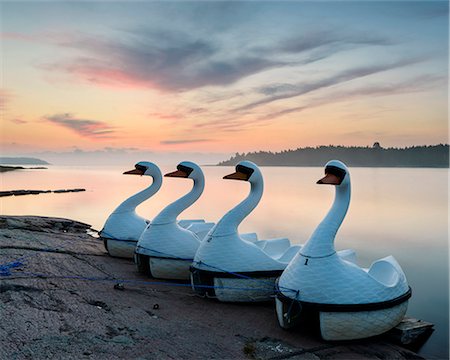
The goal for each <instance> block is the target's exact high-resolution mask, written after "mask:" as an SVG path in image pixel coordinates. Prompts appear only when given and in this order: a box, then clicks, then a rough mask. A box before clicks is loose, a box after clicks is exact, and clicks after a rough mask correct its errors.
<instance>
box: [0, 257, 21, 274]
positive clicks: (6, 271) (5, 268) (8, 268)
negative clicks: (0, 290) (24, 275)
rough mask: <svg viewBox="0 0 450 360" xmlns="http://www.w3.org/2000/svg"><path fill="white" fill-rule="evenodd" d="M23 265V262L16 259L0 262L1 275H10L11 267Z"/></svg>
mask: <svg viewBox="0 0 450 360" xmlns="http://www.w3.org/2000/svg"><path fill="white" fill-rule="evenodd" d="M21 266H23V263H22V262H20V261H18V260H16V261H13V262H10V263H5V264H0V276H10V275H11V269H15V268H18V267H21Z"/></svg>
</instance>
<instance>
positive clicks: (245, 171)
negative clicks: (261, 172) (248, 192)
mask: <svg viewBox="0 0 450 360" xmlns="http://www.w3.org/2000/svg"><path fill="white" fill-rule="evenodd" d="M236 171H238V172H240V173H242V174H245V175H247V180H248V179H249V178H250V176H252V174H253V172H254V171H255V170H253V169H252V168H249V167H247V166H244V165H237V166H236Z"/></svg>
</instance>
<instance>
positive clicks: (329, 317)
mask: <svg viewBox="0 0 450 360" xmlns="http://www.w3.org/2000/svg"><path fill="white" fill-rule="evenodd" d="M410 296H411V291H410V290H409V291H408V292H407V293H406V294H404V295H402V296H400V297H399V298H397V299H393V300H390V301H386V302H382V303H372V304H349V305H344V304H315V303H305V302H302V301H297V300H295V299H291V298H288V297H286V296H284V295H283V294H281V293H278V294H277V297H276V300H275V303H276V313H277V318H278V322H279V324H280V326H281V327H282V328H284V329H290V328H296V327H301V326H302V325H303V323H302V322H301V319H302V317H309V319H316V320H317V321H318V322H319V324H318V325H319V330H320V335H321V337H322V338H323V339H324V340H329V341H335V340H356V339H363V338H368V337H371V336H376V335H380V334H382V333H384V332H386V331H388V330H390V329H392V328H393V327H395V326H396V325H397V324H399V323H400V322H401V321H402V319H403V317H404V316H405V313H406V310H407V308H408V299H409V298H410ZM311 315H312V316H311Z"/></svg>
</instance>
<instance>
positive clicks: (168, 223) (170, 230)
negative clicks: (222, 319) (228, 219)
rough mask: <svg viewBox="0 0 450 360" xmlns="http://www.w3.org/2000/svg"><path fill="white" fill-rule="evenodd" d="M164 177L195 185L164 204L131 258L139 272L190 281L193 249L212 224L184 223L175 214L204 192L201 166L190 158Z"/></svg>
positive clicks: (145, 231) (162, 277)
mask: <svg viewBox="0 0 450 360" xmlns="http://www.w3.org/2000/svg"><path fill="white" fill-rule="evenodd" d="M164 176H166V177H174V178H189V179H192V180H193V182H194V184H193V187H192V189H191V191H190V192H188V193H187V194H186V195H184V196H183V197H181V198H180V199H178V200H176V201H175V202H173V203H172V204H169V205H168V206H166V207H165V208H164V209H163V210H162V211H161V212H160V213H159V214H158V215H157V216H156V217H155V218H154V219H153V221H152V222H151V223H150V224H149V225H148V226H147V227H146V228H145V230H144V231H143V233H142V234H141V236H140V238H139V241H138V243H137V245H136V250H135V257H134V259H135V262H136V265H137V268H138V271H139V272H141V273H145V274H147V275H149V276H151V277H154V278H159V279H173V280H189V275H190V273H189V267H190V266H191V263H192V260H193V258H194V255H195V252H196V251H197V248H198V247H199V245H200V242H201V240H202V239H203V238H204V237H205V236H206V234H207V233H208V231H209V230H210V229H211V228H212V227H213V226H214V223H211V222H193V223H192V222H191V223H188V222H186V223H185V222H181V221H177V217H178V215H179V214H180V213H181V212H183V211H184V210H185V209H187V208H188V207H189V206H191V205H192V204H193V203H194V202H195V201H197V199H198V198H199V197H200V195H201V194H202V193H203V189H204V187H205V178H204V175H203V172H202V170H201V168H200V167H199V166H198V165H197V164H195V163H193V162H190V161H183V162H181V163H180V164H178V166H177V170H176V171H174V172H171V173H168V174H165V175H164ZM183 225H185V226H183ZM186 225H187V226H186Z"/></svg>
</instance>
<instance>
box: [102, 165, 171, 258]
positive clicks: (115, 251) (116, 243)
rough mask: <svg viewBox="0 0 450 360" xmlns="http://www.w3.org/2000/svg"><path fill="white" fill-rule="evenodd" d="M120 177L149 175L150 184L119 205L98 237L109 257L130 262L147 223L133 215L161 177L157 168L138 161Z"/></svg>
mask: <svg viewBox="0 0 450 360" xmlns="http://www.w3.org/2000/svg"><path fill="white" fill-rule="evenodd" d="M124 174H128V175H146V176H151V177H152V178H153V182H152V184H151V185H149V186H148V187H147V188H145V189H144V190H142V191H140V192H138V193H137V194H134V195H133V196H131V197H129V198H128V199H126V200H125V201H124V202H122V203H121V204H120V205H119V206H118V207H117V208H116V209H115V210H114V211H113V212H112V213H111V215H109V217H108V219H107V220H106V222H105V225H104V226H103V229H102V230H101V231H100V232H99V235H100V238H101V239H103V242H104V244H105V248H106V250H107V251H108V253H109V254H110V255H111V256H114V257H123V258H130V259H132V258H133V256H134V249H135V247H136V244H137V241H138V239H139V237H140V236H141V234H142V232H143V231H144V229H145V228H146V227H147V225H148V224H149V223H150V221H149V220H146V219H144V218H143V217H141V216H139V215H138V214H137V213H136V207H137V206H138V205H139V204H141V203H142V202H144V201H145V200H147V199H149V198H150V197H152V196H153V195H154V194H156V192H158V190H159V189H160V187H161V184H162V174H161V171H160V170H159V168H158V166H156V165H155V164H153V163H151V162H147V161H141V162H138V163H137V164H136V165H135V168H134V169H133V170H130V171H126V172H124Z"/></svg>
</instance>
